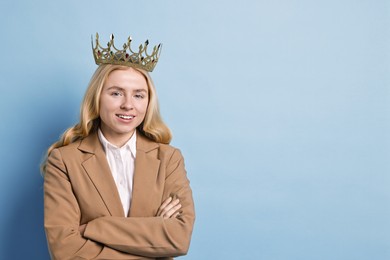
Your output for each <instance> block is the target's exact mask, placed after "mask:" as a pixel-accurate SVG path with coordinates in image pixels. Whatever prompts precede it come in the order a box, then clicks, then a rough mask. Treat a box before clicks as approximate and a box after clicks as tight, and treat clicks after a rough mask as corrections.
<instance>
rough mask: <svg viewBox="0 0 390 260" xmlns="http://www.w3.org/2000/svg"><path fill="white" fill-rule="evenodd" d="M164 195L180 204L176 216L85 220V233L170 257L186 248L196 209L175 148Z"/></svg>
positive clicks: (119, 247)
mask: <svg viewBox="0 0 390 260" xmlns="http://www.w3.org/2000/svg"><path fill="white" fill-rule="evenodd" d="M164 187H165V188H164V197H165V198H167V197H168V196H172V195H173V196H177V197H178V198H179V199H180V203H181V204H182V208H181V214H180V216H179V217H177V218H169V219H164V218H162V217H129V218H123V217H111V216H105V217H100V218H97V219H94V220H92V221H90V222H88V224H87V227H86V230H85V232H84V236H85V237H87V238H89V239H91V240H93V241H97V242H100V243H102V244H104V245H107V246H109V247H111V248H114V249H117V250H120V251H123V252H128V253H132V254H136V255H141V256H146V257H173V256H179V255H185V254H186V253H187V251H188V248H189V244H190V240H191V234H192V230H193V224H194V220H195V210H194V203H193V198H192V191H191V188H190V185H189V180H188V179H187V177H186V171H185V167H184V159H183V157H182V155H181V153H180V151H179V150H177V149H175V150H174V151H173V153H172V155H171V157H170V159H169V161H168V163H167V165H166V178H165V186H164Z"/></svg>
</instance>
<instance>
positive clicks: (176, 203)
mask: <svg viewBox="0 0 390 260" xmlns="http://www.w3.org/2000/svg"><path fill="white" fill-rule="evenodd" d="M180 208H181V204H180V200H179V199H175V200H173V198H172V197H169V198H168V199H166V200H165V201H164V202H163V204H161V206H160V208H159V209H158V211H157V216H162V217H163V218H164V219H167V218H176V217H178V216H179V215H180V211H178V210H179V209H180Z"/></svg>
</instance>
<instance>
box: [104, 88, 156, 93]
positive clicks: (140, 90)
mask: <svg viewBox="0 0 390 260" xmlns="http://www.w3.org/2000/svg"><path fill="white" fill-rule="evenodd" d="M113 89H116V90H120V91H125V89H124V88H121V87H118V86H112V87H109V88H107V90H113ZM133 92H145V93H148V91H147V90H146V89H144V88H139V89H135V90H133Z"/></svg>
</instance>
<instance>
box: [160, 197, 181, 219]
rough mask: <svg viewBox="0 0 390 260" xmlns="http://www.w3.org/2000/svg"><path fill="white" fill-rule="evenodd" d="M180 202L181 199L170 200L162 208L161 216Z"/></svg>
mask: <svg viewBox="0 0 390 260" xmlns="http://www.w3.org/2000/svg"><path fill="white" fill-rule="evenodd" d="M179 203H180V200H179V199H176V200H174V201H172V202H170V203H169V204H168V205H167V206H166V207H165V208H163V209H162V211H161V214H160V215H159V216H163V215H165V214H166V213H167V212H168V211H170V210H171V209H172V208H173V207H175V206H176V205H177V204H179Z"/></svg>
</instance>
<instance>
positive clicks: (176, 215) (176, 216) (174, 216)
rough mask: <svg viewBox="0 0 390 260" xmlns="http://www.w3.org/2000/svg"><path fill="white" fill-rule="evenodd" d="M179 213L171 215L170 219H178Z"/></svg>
mask: <svg viewBox="0 0 390 260" xmlns="http://www.w3.org/2000/svg"><path fill="white" fill-rule="evenodd" d="M180 214H181V213H180V211H179V212H176V213H175V214H173V215H172V217H171V218H178V217H179V216H180Z"/></svg>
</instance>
